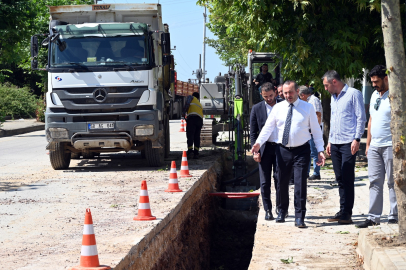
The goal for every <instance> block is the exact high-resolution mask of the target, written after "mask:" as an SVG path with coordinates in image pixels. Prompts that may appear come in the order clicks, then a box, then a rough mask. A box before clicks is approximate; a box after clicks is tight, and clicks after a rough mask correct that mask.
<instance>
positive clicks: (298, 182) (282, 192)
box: [276, 142, 310, 218]
mask: <svg viewBox="0 0 406 270" xmlns="http://www.w3.org/2000/svg"><path fill="white" fill-rule="evenodd" d="M309 162H310V145H309V143H308V142H307V143H305V144H303V145H301V146H298V147H295V148H292V149H289V148H287V147H283V146H282V145H278V147H277V148H276V163H277V166H278V173H277V179H278V197H279V205H278V207H279V208H280V211H281V212H282V214H283V213H286V212H287V211H288V208H289V179H290V177H291V174H292V172H293V174H294V183H295V192H294V204H295V218H305V216H306V199H307V176H308V175H307V169H308V167H309Z"/></svg>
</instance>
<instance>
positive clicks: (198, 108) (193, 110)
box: [187, 97, 203, 119]
mask: <svg viewBox="0 0 406 270" xmlns="http://www.w3.org/2000/svg"><path fill="white" fill-rule="evenodd" d="M187 115H188V116H190V115H198V116H200V117H201V118H202V119H203V107H202V104H200V102H199V100H198V99H197V98H196V97H193V99H192V102H190V106H189V109H188V110H187Z"/></svg>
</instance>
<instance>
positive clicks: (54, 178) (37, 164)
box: [0, 123, 218, 270]
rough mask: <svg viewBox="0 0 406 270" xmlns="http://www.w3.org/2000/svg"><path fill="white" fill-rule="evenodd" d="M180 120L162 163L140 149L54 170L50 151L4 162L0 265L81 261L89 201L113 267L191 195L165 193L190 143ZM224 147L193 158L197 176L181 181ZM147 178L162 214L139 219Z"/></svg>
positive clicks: (101, 249)
mask: <svg viewBox="0 0 406 270" xmlns="http://www.w3.org/2000/svg"><path fill="white" fill-rule="evenodd" d="M178 126H179V124H178V123H176V124H175V128H172V130H173V132H171V133H173V134H172V135H173V136H174V137H177V138H174V139H172V144H171V150H172V152H171V156H170V158H168V159H166V164H167V165H166V166H163V167H161V168H154V169H152V168H145V162H144V161H143V160H142V159H141V156H140V154H139V153H133V154H124V153H123V154H121V153H118V154H111V155H102V158H100V159H91V160H83V159H82V160H72V162H71V166H70V168H69V170H66V171H54V170H53V169H52V168H51V167H50V166H49V163H44V158H38V160H31V161H30V162H27V164H28V163H29V164H30V166H24V167H17V166H14V168H15V169H13V164H9V165H7V166H4V167H1V170H0V232H1V233H0V246H1V248H0V268H1V269H53V270H54V269H67V268H68V267H72V266H75V265H78V264H79V259H80V249H81V243H82V231H83V222H84V214H85V209H86V208H90V209H91V212H92V216H93V223H94V228H95V235H96V241H97V249H98V253H99V259H100V263H101V264H106V265H110V266H112V267H114V266H115V265H116V264H117V263H118V262H119V261H120V260H121V259H122V258H123V257H124V256H125V255H126V254H127V252H128V251H129V249H130V248H131V247H132V246H133V245H134V244H135V243H137V242H138V241H139V240H140V239H142V237H143V236H144V235H145V234H147V233H148V232H149V231H150V230H151V228H153V227H154V225H155V224H157V223H158V222H160V220H162V219H163V218H164V217H165V216H166V215H167V214H168V213H169V212H170V211H171V210H172V209H173V208H174V207H175V206H176V205H177V204H178V202H179V201H180V199H181V198H182V196H183V195H184V192H180V193H166V192H164V190H165V189H166V188H167V186H168V179H169V168H170V162H171V160H177V166H178V170H179V168H180V159H181V155H182V152H181V151H180V150H181V149H183V148H185V135H184V133H183V134H180V135H179V133H177V131H178V130H179V127H178ZM42 133H43V132H42ZM42 133H41V132H34V133H32V134H27V135H22V136H20V138H17V137H8V138H2V140H3V141H2V140H0V148H2V150H0V152H2V151H3V153H5V151H6V150H7V145H10V144H11V143H12V142H13V141H14V140H20V139H24V138H23V137H25V138H26V139H27V140H31V139H32V136H42V135H36V134H42ZM30 136H31V137H30ZM2 142H4V143H2ZM217 154H218V152H216V151H211V150H205V151H203V152H202V153H201V158H200V159H199V160H190V161H189V169H190V172H191V174H192V175H193V176H194V177H192V178H189V179H187V178H186V179H179V186H180V188H181V189H183V191H187V190H188V189H189V188H190V187H191V186H192V185H193V183H194V182H195V181H196V180H197V179H198V178H199V177H200V176H201V174H203V173H204V171H205V170H206V169H207V168H209V167H210V166H211V165H212V164H213V162H214V160H215V159H216V155H217ZM40 155H41V156H42V155H43V156H45V155H46V151H45V150H43V151H41V153H40ZM3 157H4V156H3ZM45 161H46V162H48V161H47V160H46V159H45ZM142 180H147V185H148V192H149V199H150V204H151V211H152V214H153V215H154V216H156V217H157V220H156V221H143V222H140V221H133V217H134V216H135V215H137V209H138V208H137V205H138V199H139V190H140V186H141V181H142Z"/></svg>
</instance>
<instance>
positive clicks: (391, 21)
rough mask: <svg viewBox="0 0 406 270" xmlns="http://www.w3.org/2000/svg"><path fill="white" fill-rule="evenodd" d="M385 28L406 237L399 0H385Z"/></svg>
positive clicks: (405, 74)
mask: <svg viewBox="0 0 406 270" xmlns="http://www.w3.org/2000/svg"><path fill="white" fill-rule="evenodd" d="M381 9H382V31H383V37H384V42H385V43H384V46H385V58H386V67H387V69H388V78H389V99H390V103H391V132H392V145H393V154H394V157H393V177H394V179H395V191H396V197H397V202H398V211H399V213H398V215H399V237H400V240H401V241H405V240H406V219H405V218H406V177H405V171H406V161H405V151H406V147H405V136H406V125H405V121H406V60H405V48H404V45H403V37H402V26H401V19H400V12H399V10H400V8H399V0H382V2H381Z"/></svg>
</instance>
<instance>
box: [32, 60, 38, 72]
mask: <svg viewBox="0 0 406 270" xmlns="http://www.w3.org/2000/svg"><path fill="white" fill-rule="evenodd" d="M31 69H32V70H37V69H38V60H37V59H32V60H31Z"/></svg>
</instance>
